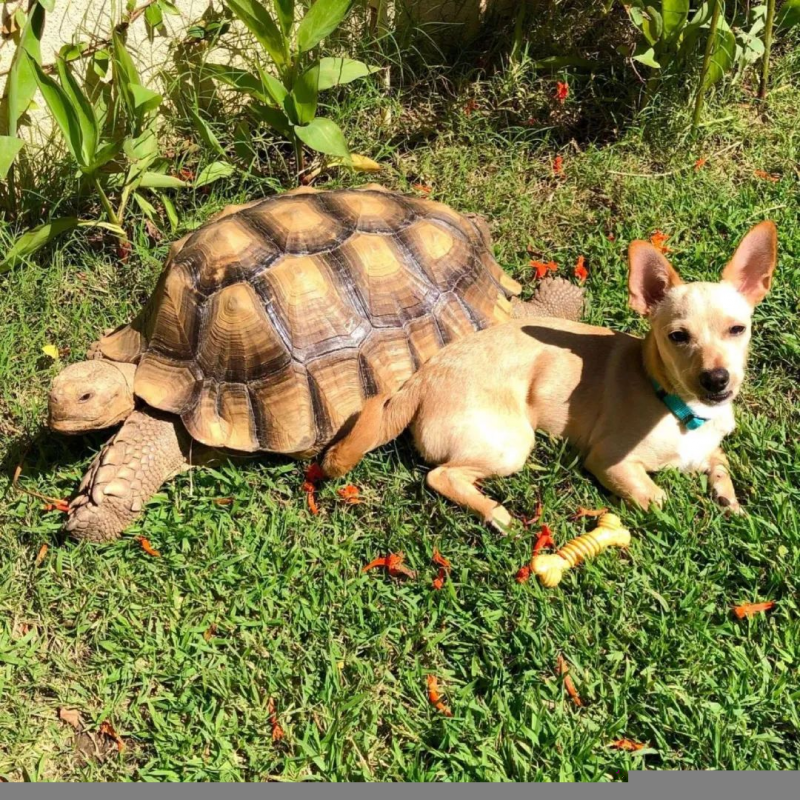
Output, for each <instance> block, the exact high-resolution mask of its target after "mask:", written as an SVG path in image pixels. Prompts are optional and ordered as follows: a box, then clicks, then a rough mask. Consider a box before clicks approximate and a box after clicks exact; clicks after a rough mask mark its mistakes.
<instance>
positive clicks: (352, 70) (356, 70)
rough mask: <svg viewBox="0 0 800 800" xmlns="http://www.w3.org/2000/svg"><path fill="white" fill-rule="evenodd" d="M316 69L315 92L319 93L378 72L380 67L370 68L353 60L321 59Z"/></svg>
mask: <svg viewBox="0 0 800 800" xmlns="http://www.w3.org/2000/svg"><path fill="white" fill-rule="evenodd" d="M318 68H319V83H318V85H317V90H318V91H320V92H324V91H325V89H330V88H331V87H333V86H341V85H342V84H345V83H350V81H354V80H357V79H358V78H364V77H366V76H367V75H371V74H372V73H373V72H379V71H380V67H370V66H368V65H367V64H365V63H364V62H363V61H356V60H355V59H354V58H321V59H320V60H319V65H318ZM312 69H314V67H312Z"/></svg>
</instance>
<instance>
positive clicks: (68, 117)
mask: <svg viewBox="0 0 800 800" xmlns="http://www.w3.org/2000/svg"><path fill="white" fill-rule="evenodd" d="M26 57H27V59H28V63H29V64H30V65H31V68H32V69H33V72H34V75H35V77H36V84H37V86H38V87H39V91H40V92H41V93H42V97H44V100H45V102H46V103H47V107H48V108H49V109H50V113H51V114H52V115H53V119H55V121H56V123H57V124H58V127H59V128H60V129H61V133H62V134H63V135H64V139H65V140H66V142H67V147H68V148H69V151H70V153H72V157H73V158H74V159H75V160H76V161H77V162H78V164H79V166H81V167H87V166H88V163H89V162H87V161H86V160H85V159H84V157H83V142H82V136H81V126H80V123H79V122H78V115H77V113H76V112H75V109H74V108H73V107H72V103H71V102H70V99H69V97H68V96H67V94H66V92H65V91H64V90H63V89H62V88H61V87H60V86H59V85H58V84H57V83H56V82H55V81H54V80H53V79H52V78H51V77H49V76H48V75H45V74H44V71H43V70H42V68H41V67H40V66H39V65H38V64H37V63H36V62H35V61H34V60H33V59H32V58H31V57H30V56H26Z"/></svg>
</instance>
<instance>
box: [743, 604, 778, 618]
mask: <svg viewBox="0 0 800 800" xmlns="http://www.w3.org/2000/svg"><path fill="white" fill-rule="evenodd" d="M774 607H775V603H774V602H773V601H772V600H770V601H769V602H767V603H742V605H740V606H734V607H733V613H734V614H736V616H737V617H739V619H744V618H745V617H754V616H755V615H756V614H761V613H762V612H763V611H769V610H770V609H771V608H774Z"/></svg>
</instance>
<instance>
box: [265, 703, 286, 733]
mask: <svg viewBox="0 0 800 800" xmlns="http://www.w3.org/2000/svg"><path fill="white" fill-rule="evenodd" d="M267 714H268V715H269V724H270V725H271V726H272V741H273V742H279V741H280V740H281V739H283V737H284V736H285V735H286V734H284V732H283V728H281V726H280V723H279V722H278V712H277V711H276V709H275V700H274V699H273V698H272V697H270V698H269V700H267Z"/></svg>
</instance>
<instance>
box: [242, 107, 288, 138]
mask: <svg viewBox="0 0 800 800" xmlns="http://www.w3.org/2000/svg"><path fill="white" fill-rule="evenodd" d="M250 109H251V110H252V112H253V113H254V114H255V115H256V117H258V119H260V120H262V121H263V122H266V123H267V125H269V126H270V128H274V129H275V130H276V131H278V133H281V134H283V135H284V136H286V137H287V138H291V136H292V123H291V122H289V118H288V117H287V116H286V114H284V113H283V111H281V110H280V109H278V108H270V106H265V105H262V104H261V103H253V105H251V106H250Z"/></svg>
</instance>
